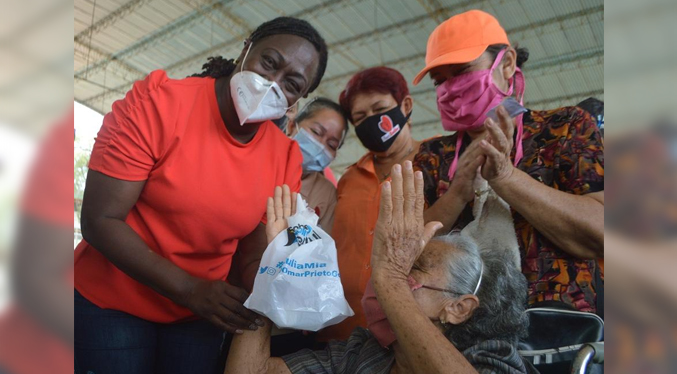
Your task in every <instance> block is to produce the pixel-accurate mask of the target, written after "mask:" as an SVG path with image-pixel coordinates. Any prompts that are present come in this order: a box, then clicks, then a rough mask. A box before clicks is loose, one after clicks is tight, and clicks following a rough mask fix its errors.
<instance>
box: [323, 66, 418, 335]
mask: <svg viewBox="0 0 677 374" xmlns="http://www.w3.org/2000/svg"><path fill="white" fill-rule="evenodd" d="M339 103H340V104H341V107H343V110H344V111H345V112H346V114H347V115H348V119H349V120H350V122H351V123H352V124H353V125H354V126H355V134H356V135H357V137H358V138H359V139H360V141H361V142H362V144H363V145H364V146H365V147H366V148H367V149H368V150H369V152H367V154H365V155H364V156H362V158H361V159H360V160H359V161H357V162H356V163H355V164H353V165H351V166H350V167H349V168H348V170H347V171H346V173H345V174H344V175H343V177H341V179H340V180H339V184H338V191H337V194H338V203H337V204H336V211H335V214H334V227H333V229H332V237H334V239H335V240H336V252H337V254H338V261H339V268H340V270H341V282H342V283H343V289H344V292H345V295H346V299H347V300H348V303H349V304H350V307H351V308H352V309H353V311H354V312H355V315H354V316H353V317H350V318H348V319H346V320H344V321H343V322H341V323H340V324H338V325H334V326H330V327H328V328H326V329H324V330H322V331H321V332H320V333H319V334H318V336H317V339H318V340H319V341H329V340H330V339H343V340H345V339H348V337H349V336H350V333H351V332H352V331H353V329H354V328H355V327H357V326H362V327H366V325H367V324H366V320H365V318H364V313H363V312H362V305H361V300H362V295H363V294H364V289H365V287H366V285H367V281H368V280H369V278H370V276H371V264H370V260H371V243H372V239H373V235H374V226H375V225H376V218H377V216H378V207H379V199H380V187H379V186H380V185H381V183H382V182H383V181H385V180H387V179H388V178H389V177H390V170H391V168H392V166H393V165H394V164H401V163H403V162H404V161H406V160H410V161H411V160H412V159H413V158H414V155H415V154H416V152H417V151H418V148H419V146H420V145H421V142H420V141H417V140H415V139H414V138H412V136H411V123H410V121H409V117H410V116H411V112H412V108H413V106H414V101H413V99H412V98H411V96H410V95H409V88H408V87H407V81H406V80H405V79H404V77H403V76H402V74H400V72H398V71H397V70H394V69H391V68H387V67H383V66H381V67H375V68H370V69H366V70H363V71H361V72H359V73H357V74H355V75H354V76H353V77H352V78H351V79H350V81H348V84H347V85H346V88H345V89H344V90H343V92H341V95H340V96H339Z"/></svg>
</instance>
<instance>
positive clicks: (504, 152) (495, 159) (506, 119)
mask: <svg viewBox="0 0 677 374" xmlns="http://www.w3.org/2000/svg"><path fill="white" fill-rule="evenodd" d="M496 114H497V115H498V120H499V123H498V124H497V123H496V122H494V121H493V120H492V119H491V118H487V119H486V121H485V122H484V126H485V127H486V128H487V132H488V134H489V139H488V140H482V141H481V142H480V146H481V148H482V150H483V153H484V155H485V156H486V161H485V162H484V165H482V169H481V170H482V177H483V178H484V179H486V180H487V181H488V182H489V183H496V182H500V181H502V180H505V179H507V178H508V177H510V176H511V175H512V172H513V170H514V166H513V164H512V161H510V152H511V151H512V146H513V134H514V133H515V122H514V121H513V119H512V118H510V115H509V114H508V111H507V110H506V109H505V108H504V107H503V106H502V105H501V106H499V107H498V109H497V110H496Z"/></svg>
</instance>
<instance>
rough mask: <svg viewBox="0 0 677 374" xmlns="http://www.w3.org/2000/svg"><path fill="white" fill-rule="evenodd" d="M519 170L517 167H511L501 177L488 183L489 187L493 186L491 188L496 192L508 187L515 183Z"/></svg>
mask: <svg viewBox="0 0 677 374" xmlns="http://www.w3.org/2000/svg"><path fill="white" fill-rule="evenodd" d="M517 170H518V169H517V168H516V167H514V166H512V165H510V167H509V168H507V170H506V172H505V173H502V174H501V175H499V176H497V177H496V178H494V179H492V180H490V181H488V182H489V186H491V188H492V189H493V190H494V191H498V190H499V189H501V188H505V187H508V186H509V185H510V184H511V183H512V182H513V180H514V179H515V178H516V177H517V174H518V173H517Z"/></svg>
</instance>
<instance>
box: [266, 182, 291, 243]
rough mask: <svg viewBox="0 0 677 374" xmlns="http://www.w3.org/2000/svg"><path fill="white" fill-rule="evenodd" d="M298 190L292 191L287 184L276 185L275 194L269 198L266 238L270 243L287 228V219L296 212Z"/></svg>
mask: <svg viewBox="0 0 677 374" xmlns="http://www.w3.org/2000/svg"><path fill="white" fill-rule="evenodd" d="M296 196H297V193H296V192H290V190H289V186H287V185H286V184H285V185H283V186H282V187H280V186H277V187H275V196H274V197H269V198H268V205H267V207H266V215H267V217H268V224H267V225H266V238H267V239H268V244H270V242H272V241H273V239H275V237H276V236H277V235H278V234H279V233H281V232H282V231H284V230H286V229H287V227H288V226H289V223H288V222H287V219H288V218H289V217H290V216H292V215H293V214H294V213H296Z"/></svg>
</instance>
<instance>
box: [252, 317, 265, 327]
mask: <svg viewBox="0 0 677 374" xmlns="http://www.w3.org/2000/svg"><path fill="white" fill-rule="evenodd" d="M254 322H256V324H257V325H259V326H261V327H263V326H265V324H264V323H263V321H262V320H260V319H257V320H256V321H254Z"/></svg>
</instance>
